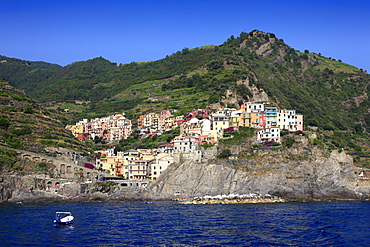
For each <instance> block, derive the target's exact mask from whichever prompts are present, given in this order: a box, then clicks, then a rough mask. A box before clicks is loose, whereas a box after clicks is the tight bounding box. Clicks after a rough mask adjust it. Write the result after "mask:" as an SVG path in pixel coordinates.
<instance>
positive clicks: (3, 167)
mask: <svg viewBox="0 0 370 247" xmlns="http://www.w3.org/2000/svg"><path fill="white" fill-rule="evenodd" d="M16 156H17V153H16V152H15V151H14V150H10V149H8V148H4V147H0V171H12V170H13V171H14V170H15V171H18V170H19V167H20V166H19V162H18V160H17V158H16Z"/></svg>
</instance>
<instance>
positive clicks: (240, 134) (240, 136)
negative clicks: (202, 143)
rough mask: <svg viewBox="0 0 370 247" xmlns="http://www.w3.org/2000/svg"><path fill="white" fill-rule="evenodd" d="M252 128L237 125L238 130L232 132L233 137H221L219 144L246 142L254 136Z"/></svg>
mask: <svg viewBox="0 0 370 247" xmlns="http://www.w3.org/2000/svg"><path fill="white" fill-rule="evenodd" d="M254 132H255V129H254V128H248V127H239V131H235V132H234V133H233V137H232V138H229V139H221V140H220V144H222V145H225V146H229V145H239V144H242V143H246V142H248V140H249V139H250V138H254V137H255V136H254Z"/></svg>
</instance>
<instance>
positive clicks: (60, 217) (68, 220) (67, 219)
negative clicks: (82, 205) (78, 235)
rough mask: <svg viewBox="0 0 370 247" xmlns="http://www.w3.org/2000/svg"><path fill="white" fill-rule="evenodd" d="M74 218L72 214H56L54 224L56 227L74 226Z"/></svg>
mask: <svg viewBox="0 0 370 247" xmlns="http://www.w3.org/2000/svg"><path fill="white" fill-rule="evenodd" d="M73 220H74V217H73V216H72V214H71V212H56V213H55V220H54V224H56V225H69V224H73Z"/></svg>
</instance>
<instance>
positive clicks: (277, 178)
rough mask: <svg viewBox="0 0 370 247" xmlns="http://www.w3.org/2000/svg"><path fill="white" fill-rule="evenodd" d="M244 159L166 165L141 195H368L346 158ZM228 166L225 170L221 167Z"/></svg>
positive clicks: (313, 152)
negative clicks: (164, 171) (162, 172)
mask: <svg viewBox="0 0 370 247" xmlns="http://www.w3.org/2000/svg"><path fill="white" fill-rule="evenodd" d="M265 152H267V151H264V154H263V155H261V156H256V157H254V158H253V159H250V160H248V162H246V161H245V160H237V161H235V160H233V161H230V160H229V161H225V160H223V161H222V162H217V160H212V161H211V163H194V162H190V161H188V162H185V163H183V164H181V165H174V166H170V167H169V168H168V169H167V170H166V174H165V175H164V176H161V177H160V178H159V179H158V180H156V181H153V183H152V184H150V186H149V188H148V191H147V192H146V193H147V196H149V197H152V198H157V199H170V198H174V197H175V198H176V197H177V198H194V197H197V196H198V197H201V196H203V195H218V194H232V193H234V194H249V193H260V194H271V195H272V196H276V197H280V198H283V199H285V200H291V201H310V200H361V199H362V198H367V197H368V196H369V190H368V189H367V188H366V187H364V186H361V184H359V183H358V179H357V176H356V173H355V172H356V167H355V166H354V165H353V161H352V158H351V157H350V156H348V155H346V154H345V153H344V152H338V151H336V150H335V151H332V152H331V153H328V152H324V151H322V150H320V149H319V148H315V147H311V148H310V149H309V148H308V147H307V146H302V147H299V146H298V147H294V148H293V150H292V152H293V153H286V152H276V151H268V152H270V153H269V154H265ZM225 162H229V163H230V164H229V165H225V164H224V163H225Z"/></svg>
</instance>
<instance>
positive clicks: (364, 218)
mask: <svg viewBox="0 0 370 247" xmlns="http://www.w3.org/2000/svg"><path fill="white" fill-rule="evenodd" d="M369 206H370V203H369V202H306V203H303V202H302V203H298V202H296V203H271V204H269V203H263V204H229V205H181V204H177V203H176V202H154V203H153V204H145V203H144V202H114V203H112V202H101V203H59V204H57V203H55V204H2V205H0V212H1V214H0V245H1V246H227V245H228V246H370V207H369ZM56 211H70V212H72V214H73V215H74V216H75V223H74V224H73V225H69V226H60V227H56V226H54V225H53V223H52V222H53V219H54V214H55V212H56Z"/></svg>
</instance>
